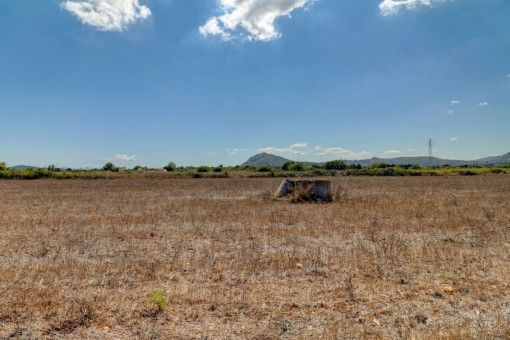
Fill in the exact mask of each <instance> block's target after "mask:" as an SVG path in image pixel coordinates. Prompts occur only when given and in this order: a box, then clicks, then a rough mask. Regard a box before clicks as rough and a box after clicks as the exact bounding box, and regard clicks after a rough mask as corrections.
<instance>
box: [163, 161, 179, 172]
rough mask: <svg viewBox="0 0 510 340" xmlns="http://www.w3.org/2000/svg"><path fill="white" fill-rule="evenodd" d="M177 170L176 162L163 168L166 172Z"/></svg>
mask: <svg viewBox="0 0 510 340" xmlns="http://www.w3.org/2000/svg"><path fill="white" fill-rule="evenodd" d="M175 168H176V166H175V163H174V162H169V163H168V164H167V165H165V166H164V167H163V169H165V170H166V171H174V170H175Z"/></svg>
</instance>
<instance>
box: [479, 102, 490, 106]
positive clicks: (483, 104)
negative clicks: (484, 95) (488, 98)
mask: <svg viewBox="0 0 510 340" xmlns="http://www.w3.org/2000/svg"><path fill="white" fill-rule="evenodd" d="M477 106H489V103H488V102H481V103H478V105H477Z"/></svg>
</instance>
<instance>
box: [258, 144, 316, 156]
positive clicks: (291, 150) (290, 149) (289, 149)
mask: <svg viewBox="0 0 510 340" xmlns="http://www.w3.org/2000/svg"><path fill="white" fill-rule="evenodd" d="M306 147H308V143H305V142H299V143H294V144H292V145H291V146H289V147H287V148H274V147H267V148H261V149H258V151H260V152H267V153H291V154H293V155H307V154H308V152H305V151H302V150H296V149H303V148H306Z"/></svg>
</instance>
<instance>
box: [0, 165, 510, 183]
mask: <svg viewBox="0 0 510 340" xmlns="http://www.w3.org/2000/svg"><path fill="white" fill-rule="evenodd" d="M505 173H510V165H507V166H484V167H481V166H469V167H468V166H442V167H439V166H433V167H425V166H421V165H419V164H404V165H391V164H385V163H374V164H371V165H369V166H364V167H363V166H361V165H359V164H351V165H346V164H345V163H344V162H342V161H331V162H327V163H325V164H324V165H323V166H322V165H319V164H313V165H311V166H307V167H305V166H303V165H302V164H301V163H296V162H287V163H285V164H284V165H283V166H282V167H281V168H275V167H271V166H269V165H262V166H260V167H255V166H245V167H240V166H229V167H224V166H223V165H219V166H217V167H209V166H206V165H202V166H199V167H176V165H175V163H173V162H170V163H168V164H167V165H166V166H164V167H163V168H161V169H154V168H148V167H144V166H141V165H137V166H135V167H134V168H133V169H125V168H119V167H117V166H115V165H114V164H113V163H111V162H108V163H106V164H105V165H104V166H103V167H102V168H101V169H92V170H73V169H60V168H56V167H55V166H54V165H51V166H49V167H48V168H47V169H41V168H40V169H24V170H15V169H8V168H7V166H6V164H5V163H0V179H39V178H53V179H77V178H83V179H104V178H122V177H126V176H128V177H130V176H131V177H145V178H154V177H167V178H184V177H191V178H225V177H237V178H244V177H316V176H320V177H323V176H445V175H453V176H458V175H460V176H472V175H484V174H485V175H487V174H492V175H494V174H505Z"/></svg>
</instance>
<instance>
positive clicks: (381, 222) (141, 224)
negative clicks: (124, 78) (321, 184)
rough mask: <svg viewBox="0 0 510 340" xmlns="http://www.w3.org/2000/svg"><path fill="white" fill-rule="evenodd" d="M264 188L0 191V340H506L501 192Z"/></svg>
mask: <svg viewBox="0 0 510 340" xmlns="http://www.w3.org/2000/svg"><path fill="white" fill-rule="evenodd" d="M279 181H280V180H278V179H197V180H191V179H188V180H186V179H174V180H168V179H131V180H130V179H119V180H114V181H112V180H97V181H86V180H73V181H54V180H41V181H3V182H0V338H2V339H4V338H25V339H32V338H33V339H59V338H66V339H82V338H88V339H120V338H125V339H158V338H159V339H213V338H214V339H287V338H289V339H290V338H292V339H314V338H321V339H343V338H356V339H359V338H367V339H378V338H384V339H386V338H391V339H399V338H401V339H411V338H415V339H436V338H440V339H508V338H510V204H509V202H510V176H507V175H500V176H476V177H403V178H402V177H399V178H393V177H384V178H337V179H335V180H334V181H335V183H334V187H335V188H337V191H336V194H335V196H336V200H335V201H334V202H333V203H327V204H320V203H311V204H306V203H305V204H292V203H289V202H286V201H280V200H273V199H271V195H270V192H272V191H274V190H276V188H277V186H278V184H279Z"/></svg>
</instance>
